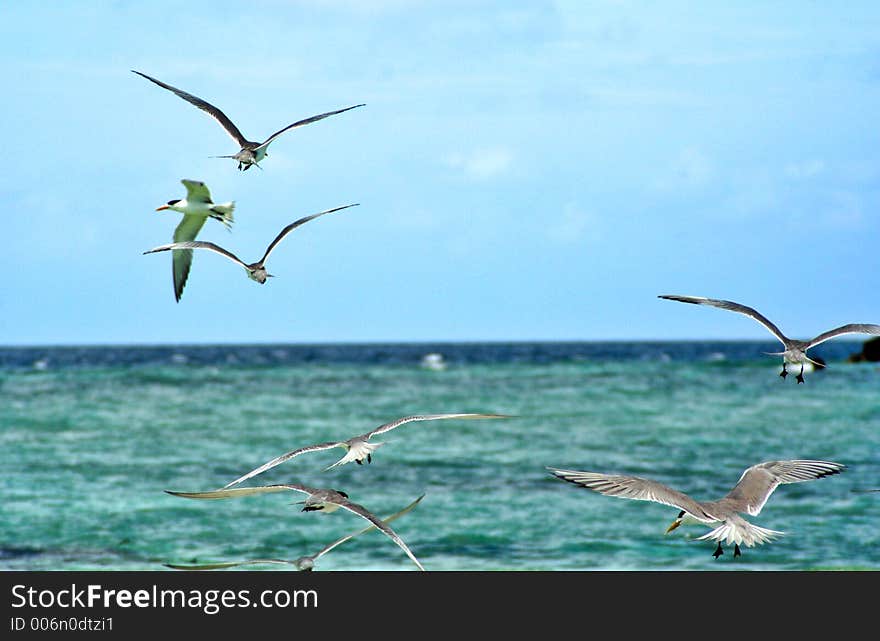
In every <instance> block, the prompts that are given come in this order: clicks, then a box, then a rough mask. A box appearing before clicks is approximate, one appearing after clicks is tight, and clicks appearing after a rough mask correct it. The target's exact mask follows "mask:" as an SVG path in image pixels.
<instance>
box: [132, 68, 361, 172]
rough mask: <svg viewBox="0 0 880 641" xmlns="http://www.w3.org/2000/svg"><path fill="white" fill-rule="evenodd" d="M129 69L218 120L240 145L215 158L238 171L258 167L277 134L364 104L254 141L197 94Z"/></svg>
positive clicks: (328, 113)
mask: <svg viewBox="0 0 880 641" xmlns="http://www.w3.org/2000/svg"><path fill="white" fill-rule="evenodd" d="M131 71H132V73H136V74H137V75H139V76H141V77H142V78H146V79H147V80H149V81H150V82H154V83H156V84H157V85H159V86H160V87H162V88H163V89H167V90H168V91H171V92H173V93H175V94H177V96H178V97H180V98H183V99H184V100H186V101H187V102H189V103H190V104H193V105H195V106H196V107H198V108H199V109H201V110H202V111H205V112H207V113H208V115H210V116H211V117H212V118H213V119H214V120H216V121H217V122H219V123H220V126H221V127H223V129H224V130H226V133H227V134H229V135H230V136H231V137H232V139H233V140H234V141H235V142H236V144H238V146H239V147H241V149H240V150H239V151H238V153H235V154H233V155H231V156H217V158H232V159H233V160H236V161H238V169H239V171H247V170H248V169H250V168H251V165H256V166H257V167H260V165H259V162H260V161H261V160H262V159H263V158H265V157H266V156H268V155H269V154H268V153H266V150H267V149H268V147H269V143H271V142H272V141H273V140H275V139H276V138H277V137H278V136H280V135H281V134H283V133H284V132H285V131H287V130H288V129H294V128H295V127H302V126H303V125H308V124H311V123H313V122H317V121H318V120H323V119H324V118H327V117H328V116H335V115H336V114H341V113H342V112H344V111H348V110H349V109H355V108H356V107H363V106H364V105H363V104H360V105H353V106H351V107H346V108H345V109H337V110H336V111H328V112H327V113H323V114H318V115H317V116H311V117H309V118H305V119H304V120H297V121H296V122H294V123H292V124H290V125H287V126H286V127H285V128H284V129H281V130H279V131H276V132H275V133H274V134H272V135H271V136H269V137H268V138H266V140H264V141H263V142H256V141H253V140H248V139H247V138H245V137H244V136H243V135H242V133H241V132H240V131H239V130H238V127H236V126H235V124H234V123H233V122H232V121H231V120H230V119H229V118H228V117H227V116H226V114H224V113H223V112H222V111H220V110H219V109H218V108H217V107H215V106H214V105H212V104H211V103H209V102H206V101H204V100H202V99H201V98H198V97H197V96H194V95H192V94H189V93H186V92H185V91H183V90H181V89H178V88H177V87H172V86H171V85H166V84H165V83H164V82H162V81H161V80H156V79H155V78H151V77H150V76H148V75H147V74H145V73H141V72H140V71H135V70H134V69H132V70H131ZM260 168H261V169H262V167H260Z"/></svg>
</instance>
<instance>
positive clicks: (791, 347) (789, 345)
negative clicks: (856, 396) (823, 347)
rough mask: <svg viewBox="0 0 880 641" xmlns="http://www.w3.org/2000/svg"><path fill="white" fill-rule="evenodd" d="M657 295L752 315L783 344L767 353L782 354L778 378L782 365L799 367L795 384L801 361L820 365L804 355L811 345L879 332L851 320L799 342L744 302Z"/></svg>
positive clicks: (800, 377)
mask: <svg viewBox="0 0 880 641" xmlns="http://www.w3.org/2000/svg"><path fill="white" fill-rule="evenodd" d="M658 298H665V299H667V300H676V301H679V302H681V303H692V304H694V305H711V306H712V307H720V308H721V309H727V310H730V311H732V312H737V313H739V314H745V315H746V316H750V317H751V318H754V319H755V320H756V321H758V322H759V323H761V324H762V325H763V326H764V327H766V328H767V329H768V330H770V333H771V334H773V335H774V336H775V337H776V338H777V339H778V340H779V342H781V343H782V345H783V346H784V347H785V350H784V351H781V352H771V353H770V354H769V355H770V356H782V371H781V372H780V373H779V375H780V376H781V377H782V378H785V377H786V376H788V370H787V369H786V367H785V366H786V365H800V366H801V369H800V372H799V373H798V375H797V382H798V383H803V382H804V364H805V363H812V364H813V365H819V366H820V367H821V366H822V363H817V362H816V361H814V360H813V359H811V358H810V357H809V356H807V350H808V349H810V348H811V347H815V346H816V345H818V344H819V343H824V342H825V341H827V340H831V339H832V338H836V337H837V336H842V335H844V334H872V335H880V325H870V324H865V323H851V324H849V325H842V326H840V327H836V328H835V329H831V330H828V331H827V332H823V333H822V334H819V335H818V336H816V337H815V338H812V339H810V340H808V341H799V340H794V339H792V338H788V337H787V336H786V335H785V334H783V333H782V332H781V331H780V330H779V328H778V327H776V325H774V324H773V323H771V322H770V321H769V320H767V318H766V317H765V316H763V315H762V314H760V313H758V312H757V311H756V310H754V309H752V308H751V307H746V306H745V305H740V304H739V303H734V302H731V301H729V300H717V299H715V298H702V297H700V296H658Z"/></svg>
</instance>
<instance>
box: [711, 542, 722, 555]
mask: <svg viewBox="0 0 880 641" xmlns="http://www.w3.org/2000/svg"><path fill="white" fill-rule="evenodd" d="M722 554H724V550H723V549H721V541H718V547H717V548H715V551H714V552H713V553H712V556H714V557H715V558H716V559H717V558H718V557H719V556H721V555H722Z"/></svg>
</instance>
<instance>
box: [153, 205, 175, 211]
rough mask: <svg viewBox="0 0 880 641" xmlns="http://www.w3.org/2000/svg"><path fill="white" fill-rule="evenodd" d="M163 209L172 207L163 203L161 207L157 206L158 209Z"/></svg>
mask: <svg viewBox="0 0 880 641" xmlns="http://www.w3.org/2000/svg"><path fill="white" fill-rule="evenodd" d="M163 209H171V208H170V207H169V206H168V205H162V206H161V207H156V211H162V210H163Z"/></svg>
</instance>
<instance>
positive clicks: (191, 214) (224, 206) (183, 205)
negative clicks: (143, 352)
mask: <svg viewBox="0 0 880 641" xmlns="http://www.w3.org/2000/svg"><path fill="white" fill-rule="evenodd" d="M180 182H181V183H183V186H184V187H186V198H178V199H176V200H169V201H168V202H167V203H165V204H164V205H161V206H159V207H157V208H156V211H163V210H165V209H170V210H172V211H176V212H179V213H181V214H183V218H182V219H181V221H180V224H178V225H177V228H176V229H175V230H174V242H175V243H182V242H187V241H192V240H195V237H196V235H197V234H198V233H199V231H200V230H201V229H202V226H203V225H204V224H205V221H206V220H207V219H208V218H213V219H214V220H219V221H220V222H221V223H223V225H224V226H225V227H226V229H229V228H230V227H231V226H232V222H233V219H232V212H233V210H234V209H235V202H228V203H220V204H217V203H214V202H213V201H212V200H211V193H210V192H209V191H208V188H207V187H206V186H205V183H203V182H202V181H200V180H187V179H186V178H184V179H183V180H181V181H180ZM192 259H193V253H192V250H191V249H182V248H181V249H175V251H174V252H173V253H172V258H171V267H172V272H173V275H174V299H175V300H176V301H177V302H180V297H181V296H183V288H184V287H185V286H186V279H187V277H188V276H189V269H190V267H191V266H192Z"/></svg>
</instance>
